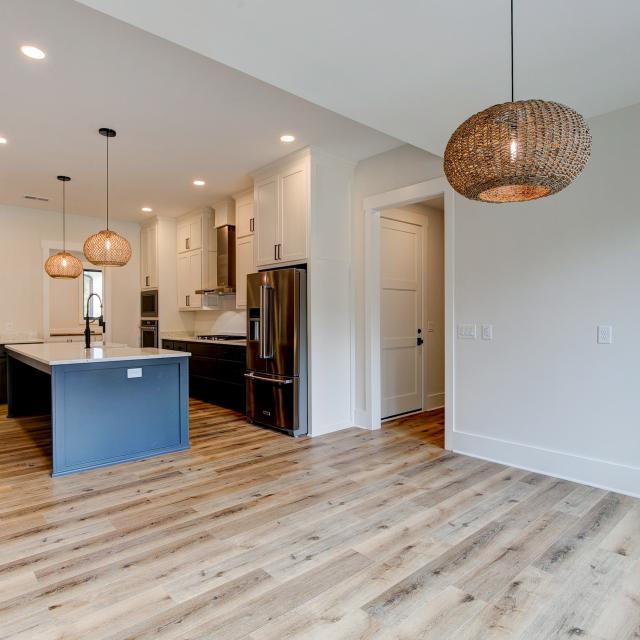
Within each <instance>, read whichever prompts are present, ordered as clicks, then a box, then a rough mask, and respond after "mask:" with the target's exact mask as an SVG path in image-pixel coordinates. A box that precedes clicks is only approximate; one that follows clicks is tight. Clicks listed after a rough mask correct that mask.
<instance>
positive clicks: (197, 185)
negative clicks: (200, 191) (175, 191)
mask: <svg viewBox="0 0 640 640" xmlns="http://www.w3.org/2000/svg"><path fill="white" fill-rule="evenodd" d="M193 184H195V185H196V187H204V185H205V184H206V183H205V181H204V180H194V181H193Z"/></svg>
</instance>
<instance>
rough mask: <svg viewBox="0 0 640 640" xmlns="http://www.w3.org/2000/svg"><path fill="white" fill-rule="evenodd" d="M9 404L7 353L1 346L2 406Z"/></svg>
mask: <svg viewBox="0 0 640 640" xmlns="http://www.w3.org/2000/svg"><path fill="white" fill-rule="evenodd" d="M6 403H7V352H6V351H5V350H4V346H3V345H1V344H0V404H6Z"/></svg>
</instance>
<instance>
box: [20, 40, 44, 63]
mask: <svg viewBox="0 0 640 640" xmlns="http://www.w3.org/2000/svg"><path fill="white" fill-rule="evenodd" d="M20 51H22V53H23V54H24V55H25V56H27V58H33V59H34V60H42V59H43V58H46V57H47V54H46V53H45V52H44V51H43V50H42V49H38V47H34V46H33V45H31V44H23V45H22V46H21V47H20Z"/></svg>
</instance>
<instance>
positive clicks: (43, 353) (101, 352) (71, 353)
mask: <svg viewBox="0 0 640 640" xmlns="http://www.w3.org/2000/svg"><path fill="white" fill-rule="evenodd" d="M7 351H8V352H9V355H11V354H12V353H15V354H16V355H17V356H22V359H24V358H27V359H30V360H35V361H36V362H40V363H42V364H45V365H48V366H54V365H58V364H88V363H93V362H117V361H119V360H122V361H125V360H145V359H150V358H182V357H184V356H188V355H190V354H189V353H188V352H186V351H170V350H168V349H155V348H153V347H143V348H141V347H128V346H124V345H123V346H120V345H118V346H114V345H107V346H95V347H91V349H85V348H84V344H82V343H81V342H45V343H43V344H20V345H11V346H9V345H7Z"/></svg>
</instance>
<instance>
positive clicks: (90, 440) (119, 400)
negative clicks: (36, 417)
mask: <svg viewBox="0 0 640 640" xmlns="http://www.w3.org/2000/svg"><path fill="white" fill-rule="evenodd" d="M188 367H189V360H188V357H186V356H185V357H184V358H157V359H156V358H154V359H143V360H127V361H119V362H102V363H91V364H69V365H54V366H53V367H52V388H53V418H52V421H53V425H52V426H53V474H52V475H53V476H59V475H65V474H69V473H73V472H76V471H84V470H87V469H94V468H97V467H103V466H107V465H111V464H116V463H120V462H129V461H132V460H140V459H142V458H147V457H149V456H154V455H160V454H164V453H169V452H172V451H180V450H183V449H188V448H189V388H188V379H189V378H188ZM138 370H140V371H138ZM139 372H141V373H142V375H141V376H138V373H139Z"/></svg>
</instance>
